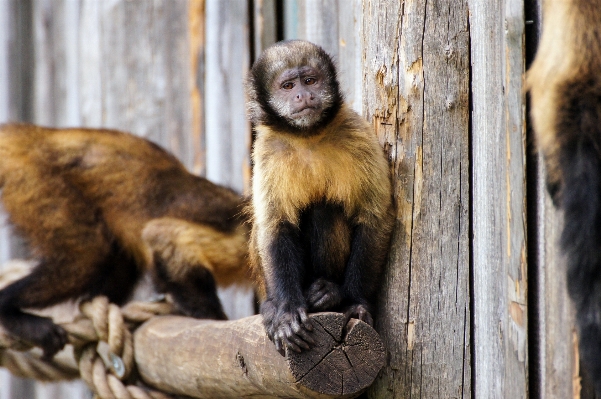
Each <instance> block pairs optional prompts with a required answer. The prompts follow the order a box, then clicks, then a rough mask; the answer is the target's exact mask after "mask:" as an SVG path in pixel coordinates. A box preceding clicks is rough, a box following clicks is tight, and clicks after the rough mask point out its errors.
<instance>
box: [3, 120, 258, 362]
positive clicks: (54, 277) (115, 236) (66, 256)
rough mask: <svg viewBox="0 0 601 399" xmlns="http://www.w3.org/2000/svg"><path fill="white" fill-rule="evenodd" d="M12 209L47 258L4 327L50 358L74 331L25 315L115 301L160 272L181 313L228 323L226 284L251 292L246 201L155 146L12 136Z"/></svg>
mask: <svg viewBox="0 0 601 399" xmlns="http://www.w3.org/2000/svg"><path fill="white" fill-rule="evenodd" d="M0 186H1V187H2V203H3V205H4V209H5V210H6V212H7V213H8V215H9V217H10V221H11V223H12V224H13V225H14V227H15V229H16V231H17V232H18V233H20V234H21V235H22V236H23V237H24V238H25V239H26V240H27V241H28V243H29V245H30V247H31V250H32V252H33V255H34V256H35V258H36V259H37V260H38V264H37V266H36V267H35V268H34V269H33V271H32V272H31V273H30V274H29V275H27V276H25V277H24V278H22V279H21V280H18V281H16V282H14V283H12V284H11V285H9V286H7V287H6V288H4V289H2V290H0V324H2V326H3V327H4V328H5V329H6V330H7V331H8V332H9V333H11V334H13V335H15V336H17V337H19V338H21V339H23V340H24V341H26V342H29V343H31V344H33V345H36V346H40V347H41V348H42V349H43V350H44V357H45V358H46V359H49V358H52V356H53V355H54V354H55V353H56V352H57V351H59V350H60V349H61V348H63V346H64V345H65V343H66V341H67V339H66V338H67V336H66V333H65V330H64V329H63V328H62V327H60V326H58V325H56V324H54V323H53V322H52V320H51V319H49V318H45V317H40V316H36V315H33V314H31V313H27V312H26V311H24V309H28V308H32V309H35V308H44V307H48V306H51V305H54V304H56V303H59V302H63V301H65V300H68V299H77V298H91V297H93V296H96V295H106V296H107V297H108V298H109V300H110V301H111V302H114V303H117V304H121V303H123V302H124V301H125V300H127V299H128V297H129V296H130V294H131V292H132V289H133V287H134V285H135V284H136V282H137V281H138V279H139V277H140V276H141V274H142V273H143V272H144V271H146V270H149V271H150V273H151V275H152V278H153V281H154V283H155V285H156V288H157V289H158V290H159V291H162V292H166V293H169V294H171V296H172V297H173V300H174V302H175V305H176V307H177V309H178V310H179V312H181V313H182V314H184V315H188V316H192V317H197V318H211V319H226V316H225V314H224V312H223V310H222V307H221V303H220V301H219V298H218V297H217V293H216V283H217V284H219V285H228V284H230V283H232V282H248V283H249V284H250V279H249V277H248V276H247V272H248V260H247V258H248V235H249V232H248V230H249V228H248V226H247V225H246V224H245V220H244V219H243V217H242V216H241V211H242V210H243V206H244V204H243V200H242V199H241V197H240V196H238V195H237V194H235V193H234V192H233V191H231V190H229V189H226V188H224V187H220V186H218V185H215V184H213V183H211V182H209V181H208V180H206V179H204V178H202V177H198V176H195V175H192V174H190V173H188V172H187V171H186V169H185V168H184V166H183V165H182V164H181V163H180V162H179V161H178V160H177V159H176V158H175V157H174V156H172V155H170V154H168V153H167V152H166V151H164V150H163V149H161V148H160V147H159V146H157V145H155V144H153V143H151V142H150V141H147V140H145V139H142V138H139V137H136V136H133V135H131V134H127V133H122V132H118V131H114V130H92V129H49V128H42V127H37V126H32V125H3V126H0Z"/></svg>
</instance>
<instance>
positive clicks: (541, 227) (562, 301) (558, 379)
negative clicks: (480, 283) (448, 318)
mask: <svg viewBox="0 0 601 399" xmlns="http://www.w3.org/2000/svg"><path fill="white" fill-rule="evenodd" d="M537 177H538V178H537V187H536V189H537V192H538V193H537V194H538V195H537V206H536V210H537V215H536V217H537V223H536V225H535V226H532V227H531V228H536V229H537V231H536V236H537V237H536V238H537V248H536V252H537V256H536V262H537V263H536V265H537V273H538V286H537V287H533V289H534V290H536V297H537V299H538V303H537V309H536V312H537V316H538V320H539V324H538V325H537V326H536V328H537V329H538V331H537V332H538V334H537V336H538V338H539V342H538V351H539V352H538V353H537V354H536V355H537V356H538V363H539V365H540V367H539V369H538V370H534V371H535V372H537V374H538V375H537V376H536V377H537V379H538V381H537V383H538V385H539V389H540V397H541V398H549V399H561V398H578V397H579V394H580V377H579V367H578V345H577V340H576V339H577V338H576V330H575V325H574V309H573V306H572V302H571V301H570V298H569V297H568V292H567V283H566V273H565V262H564V261H565V259H564V258H563V257H562V256H561V253H560V250H559V245H558V242H559V236H560V233H561V218H560V213H559V212H558V211H557V210H556V209H555V208H554V207H553V204H552V201H551V199H550V197H549V195H548V194H547V192H546V187H545V171H544V167H543V162H542V157H541V156H539V159H538V162H537Z"/></svg>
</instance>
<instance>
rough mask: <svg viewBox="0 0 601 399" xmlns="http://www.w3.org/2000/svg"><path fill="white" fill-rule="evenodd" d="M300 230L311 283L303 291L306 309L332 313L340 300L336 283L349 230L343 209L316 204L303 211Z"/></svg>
mask: <svg viewBox="0 0 601 399" xmlns="http://www.w3.org/2000/svg"><path fill="white" fill-rule="evenodd" d="M301 230H302V231H303V234H304V235H305V241H306V242H307V244H308V247H309V251H308V252H309V254H310V260H311V269H312V274H313V279H312V280H314V281H313V282H312V284H311V285H310V286H309V288H308V289H307V290H305V297H306V299H307V304H308V305H309V309H310V310H311V311H313V312H319V311H328V310H330V311H336V310H338V309H339V307H340V305H341V303H342V300H343V296H342V290H341V287H340V284H341V283H342V279H343V276H344V269H345V267H346V262H347V259H348V256H349V252H350V239H351V231H350V228H349V226H348V223H347V220H346V217H345V215H344V209H343V208H342V207H341V206H339V205H332V204H327V203H325V202H322V203H319V204H316V205H314V206H313V207H311V208H310V209H308V210H306V211H305V212H303V218H302V224H301Z"/></svg>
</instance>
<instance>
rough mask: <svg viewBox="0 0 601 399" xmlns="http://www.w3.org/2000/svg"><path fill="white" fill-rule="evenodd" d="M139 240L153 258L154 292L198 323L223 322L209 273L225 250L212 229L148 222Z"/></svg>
mask: <svg viewBox="0 0 601 399" xmlns="http://www.w3.org/2000/svg"><path fill="white" fill-rule="evenodd" d="M142 237H143V239H144V240H145V242H146V243H147V245H148V246H149V248H150V249H151V251H152V254H153V265H154V270H153V278H154V282H155V285H156V287H157V289H158V290H161V291H165V292H168V293H170V294H171V295H172V296H173V299H174V300H175V303H176V305H177V307H178V308H179V310H180V311H181V312H182V313H183V314H185V315H188V316H191V317H196V318H202V319H217V320H226V319H227V316H226V315H225V313H224V312H223V308H222V306H221V301H220V300H219V297H218V296H217V286H216V283H215V278H214V276H213V273H212V271H214V270H215V269H216V268H219V267H220V265H219V264H218V263H219V262H220V261H222V262H223V261H224V260H223V259H222V256H224V252H227V248H222V247H221V244H222V240H223V234H222V233H220V232H218V231H216V230H215V229H213V228H211V227H208V226H203V225H199V224H196V223H190V222H187V221H184V220H180V219H175V218H161V219H155V220H152V221H150V222H148V223H147V224H146V226H145V228H144V230H143V233H142Z"/></svg>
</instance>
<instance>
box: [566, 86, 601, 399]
mask: <svg viewBox="0 0 601 399" xmlns="http://www.w3.org/2000/svg"><path fill="white" fill-rule="evenodd" d="M590 84H591V82H586V84H585V85H584V86H585V87H583V84H582V83H580V84H567V85H566V90H565V91H566V92H565V93H562V94H564V95H562V96H560V97H561V98H565V99H566V100H565V103H563V104H561V105H562V106H561V110H559V111H557V112H558V116H559V118H560V120H559V123H558V125H557V131H558V133H557V134H558V139H559V140H561V141H562V144H561V149H560V161H559V162H560V168H561V172H562V175H563V181H562V183H563V187H562V191H561V194H560V195H561V205H562V208H563V210H564V227H563V231H562V234H561V247H562V249H563V251H564V253H565V254H566V257H567V266H568V291H569V294H570V297H571V298H572V300H573V301H574V304H575V307H576V312H577V314H576V322H577V325H578V330H579V338H580V356H581V357H582V360H583V362H584V364H585V366H586V369H587V371H588V373H589V375H590V376H591V380H592V381H593V382H594V384H595V388H596V390H597V392H598V393H601V159H600V154H599V151H600V147H599V145H600V144H601V103H600V102H599V98H601V88H599V87H598V88H597V89H596V90H593V89H592V88H588V85H590Z"/></svg>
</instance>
